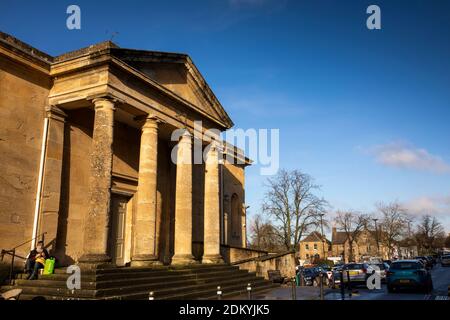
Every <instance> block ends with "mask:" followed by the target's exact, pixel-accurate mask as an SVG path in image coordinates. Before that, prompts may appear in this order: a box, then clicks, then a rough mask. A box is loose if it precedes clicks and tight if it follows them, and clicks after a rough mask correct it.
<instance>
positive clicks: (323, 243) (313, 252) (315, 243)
mask: <svg viewBox="0 0 450 320" xmlns="http://www.w3.org/2000/svg"><path fill="white" fill-rule="evenodd" d="M330 253H331V241H330V240H328V239H327V238H326V237H325V236H322V235H321V234H320V233H319V232H317V231H314V232H311V233H310V234H309V235H308V236H306V237H305V238H304V239H303V240H301V241H300V250H299V258H300V259H301V260H304V261H310V262H313V261H314V260H315V259H326V258H327V257H328V256H329V254H330Z"/></svg>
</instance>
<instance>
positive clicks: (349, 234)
mask: <svg viewBox="0 0 450 320" xmlns="http://www.w3.org/2000/svg"><path fill="white" fill-rule="evenodd" d="M335 222H336V227H337V228H339V229H340V230H342V232H344V233H345V237H346V242H347V243H348V247H349V255H348V261H353V260H354V256H353V246H354V243H355V241H357V239H358V237H359V236H360V234H361V232H362V231H363V230H364V229H365V228H366V227H367V224H368V223H369V216H368V215H366V214H362V213H359V212H356V211H352V210H349V211H338V212H337V214H336V218H335ZM344 254H345V249H344Z"/></svg>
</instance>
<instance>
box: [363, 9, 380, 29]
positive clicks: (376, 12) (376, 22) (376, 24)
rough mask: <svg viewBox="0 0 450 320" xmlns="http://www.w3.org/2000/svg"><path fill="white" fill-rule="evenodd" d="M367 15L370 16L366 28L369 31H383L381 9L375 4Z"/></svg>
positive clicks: (367, 11)
mask: <svg viewBox="0 0 450 320" xmlns="http://www.w3.org/2000/svg"><path fill="white" fill-rule="evenodd" d="M366 13H367V14H370V16H369V17H368V18H367V21H366V26H367V29H369V30H380V29H381V9H380V7H379V6H377V5H375V4H373V5H370V6H368V7H367V10H366Z"/></svg>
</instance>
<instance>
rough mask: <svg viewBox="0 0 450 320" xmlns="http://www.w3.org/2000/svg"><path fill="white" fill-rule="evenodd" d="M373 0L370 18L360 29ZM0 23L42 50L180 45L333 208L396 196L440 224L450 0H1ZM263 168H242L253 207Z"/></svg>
mask: <svg viewBox="0 0 450 320" xmlns="http://www.w3.org/2000/svg"><path fill="white" fill-rule="evenodd" d="M21 3H22V4H21ZM70 4H77V5H79V6H80V8H81V13H82V22H81V23H82V24H81V26H82V28H81V30H68V29H67V28H66V18H67V14H66V8H67V6H68V5H70ZM371 4H376V5H378V6H379V7H380V8H381V17H382V29H381V30H375V31H370V30H368V29H367V28H366V19H367V17H368V15H367V14H366V8H367V7H368V6H369V5H371ZM0 30H2V31H4V32H7V33H10V34H12V35H14V36H16V37H18V38H19V39H21V40H23V41H25V42H27V43H30V44H31V45H33V46H35V47H37V48H39V49H41V50H43V51H45V52H47V53H49V54H52V55H57V54H61V53H64V52H66V51H69V50H74V49H77V48H80V47H84V46H88V45H90V44H93V43H96V42H100V41H103V40H108V39H110V38H111V36H112V34H113V33H115V32H117V33H118V34H116V35H115V36H114V38H113V41H114V42H116V43H117V44H118V45H120V46H122V47H128V48H137V49H148V50H160V51H173V52H184V53H188V54H189V55H190V56H191V57H192V59H193V60H194V62H195V63H196V65H197V67H198V68H199V69H200V71H201V72H202V73H203V75H204V76H205V78H206V80H207V81H208V83H209V85H210V86H211V88H212V89H213V91H214V92H215V93H216V95H217V97H218V98H219V100H220V101H221V102H222V104H223V105H224V107H225V108H226V109H227V111H228V112H229V114H230V116H231V117H232V119H233V120H234V122H235V125H236V127H239V128H243V129H248V128H256V129H259V128H269V129H270V128H278V129H280V139H281V144H280V162H281V163H280V165H281V167H283V168H287V169H294V168H296V169H300V170H302V171H304V172H306V173H309V174H311V175H312V176H313V177H315V179H316V182H317V183H318V184H320V185H322V191H321V194H322V195H323V196H324V197H325V198H326V199H327V200H329V201H330V203H331V204H332V206H333V207H334V209H348V208H353V209H356V210H363V211H366V212H372V211H373V210H374V204H375V203H376V202H377V201H392V200H399V201H401V202H403V203H404V204H405V206H407V207H408V208H409V209H410V210H411V212H412V213H414V214H415V215H420V214H423V213H431V214H436V215H437V216H438V218H439V219H440V220H441V221H442V222H443V223H444V224H445V226H446V228H447V231H450V142H449V138H450V125H449V120H450V105H449V104H450V90H449V85H450V59H449V57H450V41H449V39H450V1H445V0H433V1H425V0H423V1H417V0H416V1H413V0H410V1H400V0H389V1H378V0H375V1H370V2H369V1H345V3H344V1H337V0H336V1H331V0H328V1H325V0H314V1H313V0H309V1H288V0H284V1H283V0H281V1H280V0H279V1H274V0H211V1H164V3H162V1H136V0H129V1H127V2H123V1H108V2H106V1H105V2H102V1H71V2H69V1H61V0H59V1H39V2H38V1H28V2H25V5H24V4H23V2H18V1H11V0H2V1H1V2H0ZM265 179H266V177H263V176H260V174H259V168H258V166H257V165H256V166H253V167H251V168H249V169H248V171H247V203H248V205H250V206H251V207H250V212H251V213H252V214H254V213H256V212H258V211H259V210H260V203H261V199H262V197H263V191H264V190H263V188H261V186H262V184H263V182H264V180H265Z"/></svg>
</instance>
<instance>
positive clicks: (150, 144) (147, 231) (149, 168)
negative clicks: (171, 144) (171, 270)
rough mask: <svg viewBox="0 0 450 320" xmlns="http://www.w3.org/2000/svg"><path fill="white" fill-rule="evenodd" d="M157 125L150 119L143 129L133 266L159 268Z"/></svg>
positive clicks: (156, 121) (152, 118)
mask: <svg viewBox="0 0 450 320" xmlns="http://www.w3.org/2000/svg"><path fill="white" fill-rule="evenodd" d="M158 123H159V120H158V119H157V118H156V117H147V119H146V120H145V124H144V125H143V127H142V134H141V151H140V157H139V182H138V195H137V196H138V197H137V198H138V199H137V210H136V216H135V223H134V230H133V233H134V253H133V256H132V258H131V264H132V265H133V266H145V265H152V264H158V263H159V261H158V244H157V242H156V235H157V230H156V227H157V224H156V220H157V215H156V186H157V172H158Z"/></svg>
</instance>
